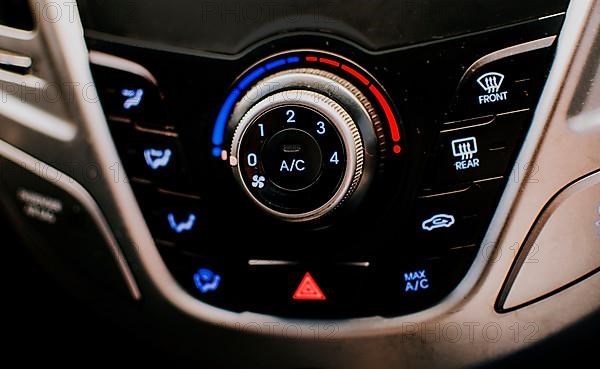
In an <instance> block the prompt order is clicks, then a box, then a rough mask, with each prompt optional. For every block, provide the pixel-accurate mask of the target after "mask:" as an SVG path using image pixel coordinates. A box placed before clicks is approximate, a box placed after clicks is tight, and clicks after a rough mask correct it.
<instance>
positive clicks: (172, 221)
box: [167, 213, 196, 234]
mask: <svg viewBox="0 0 600 369" xmlns="http://www.w3.org/2000/svg"><path fill="white" fill-rule="evenodd" d="M167 221H168V222H169V227H170V228H171V230H172V231H173V232H175V233H176V234H181V233H184V232H190V231H192V230H193V229H194V226H195V225H196V214H194V213H189V214H188V215H187V216H186V217H184V218H183V220H181V221H178V220H176V216H175V214H174V213H168V214H167Z"/></svg>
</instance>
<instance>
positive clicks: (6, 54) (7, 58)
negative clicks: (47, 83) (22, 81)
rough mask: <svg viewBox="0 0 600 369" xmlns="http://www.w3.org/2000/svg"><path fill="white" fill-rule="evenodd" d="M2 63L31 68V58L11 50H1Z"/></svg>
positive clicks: (0, 62)
mask: <svg viewBox="0 0 600 369" xmlns="http://www.w3.org/2000/svg"><path fill="white" fill-rule="evenodd" d="M0 64H2V65H8V66H14V67H19V68H31V58H30V57H28V56H23V55H19V54H15V53H12V52H10V51H5V50H0Z"/></svg>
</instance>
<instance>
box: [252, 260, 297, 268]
mask: <svg viewBox="0 0 600 369" xmlns="http://www.w3.org/2000/svg"><path fill="white" fill-rule="evenodd" d="M297 264H298V263H297V262H295V261H287V260H262V259H250V260H248V265H250V266H280V265H297Z"/></svg>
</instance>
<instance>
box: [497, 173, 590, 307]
mask: <svg viewBox="0 0 600 369" xmlns="http://www.w3.org/2000/svg"><path fill="white" fill-rule="evenodd" d="M599 165H600V164H599ZM599 183H600V171H596V172H594V173H591V174H589V175H587V176H586V177H584V178H581V179H579V180H578V181H576V182H575V183H573V184H570V185H568V186H566V187H565V188H563V189H562V190H561V191H560V192H559V193H558V195H557V196H556V197H555V198H554V199H552V200H550V202H549V203H548V204H547V205H546V207H545V209H544V211H543V212H542V213H541V215H540V217H539V218H538V219H537V220H536V222H535V224H534V226H533V227H532V229H531V232H530V233H529V235H528V236H527V239H526V240H525V242H524V243H523V246H522V247H521V249H520V250H519V253H518V254H517V258H516V259H515V262H514V264H513V266H512V268H511V272H510V274H509V276H508V278H507V279H506V281H505V283H504V286H503V288H502V291H501V292H500V295H499V297H498V302H497V304H496V305H497V307H498V308H499V309H501V310H502V311H506V310H513V309H518V308H520V307H523V306H525V305H528V304H531V303H533V302H535V301H538V300H540V299H541V298H547V297H549V296H552V295H554V294H555V293H558V291H560V290H561V289H562V288H563V287H564V286H557V287H556V289H555V290H554V291H551V292H550V293H548V294H545V295H541V296H538V297H535V298H532V299H530V300H529V301H525V302H524V303H521V304H518V305H514V306H506V304H507V300H508V297H509V295H510V291H511V289H512V287H513V285H514V282H515V280H516V279H517V276H518V275H519V271H520V269H521V267H522V266H523V263H525V262H526V261H527V257H528V256H529V252H530V251H531V249H532V248H533V247H534V246H535V244H536V241H538V236H539V235H540V232H541V231H542V230H543V229H544V226H545V225H546V223H547V222H548V220H549V219H550V218H551V217H552V215H554V212H555V210H556V209H558V208H559V207H560V206H561V205H562V204H563V203H564V202H565V201H566V200H568V199H569V198H570V197H571V196H572V195H574V194H576V193H578V192H580V191H583V190H587V189H589V188H590V187H593V186H595V185H597V184H599ZM599 201H600V199H599ZM573 256H576V255H573ZM574 260H577V258H576V257H573V259H572V261H571V262H575V261H574ZM509 303H510V302H509Z"/></svg>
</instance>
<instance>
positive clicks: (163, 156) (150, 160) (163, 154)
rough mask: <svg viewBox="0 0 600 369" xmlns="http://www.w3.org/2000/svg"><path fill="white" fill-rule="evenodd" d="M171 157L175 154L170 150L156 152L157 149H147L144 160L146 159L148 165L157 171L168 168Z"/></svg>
mask: <svg viewBox="0 0 600 369" xmlns="http://www.w3.org/2000/svg"><path fill="white" fill-rule="evenodd" d="M171 155H173V152H172V151H171V150H170V149H166V150H156V149H146V150H144V159H146V164H147V165H148V166H149V167H150V168H152V169H153V170H156V169H158V168H162V167H166V166H167V165H168V164H169V161H171Z"/></svg>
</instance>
